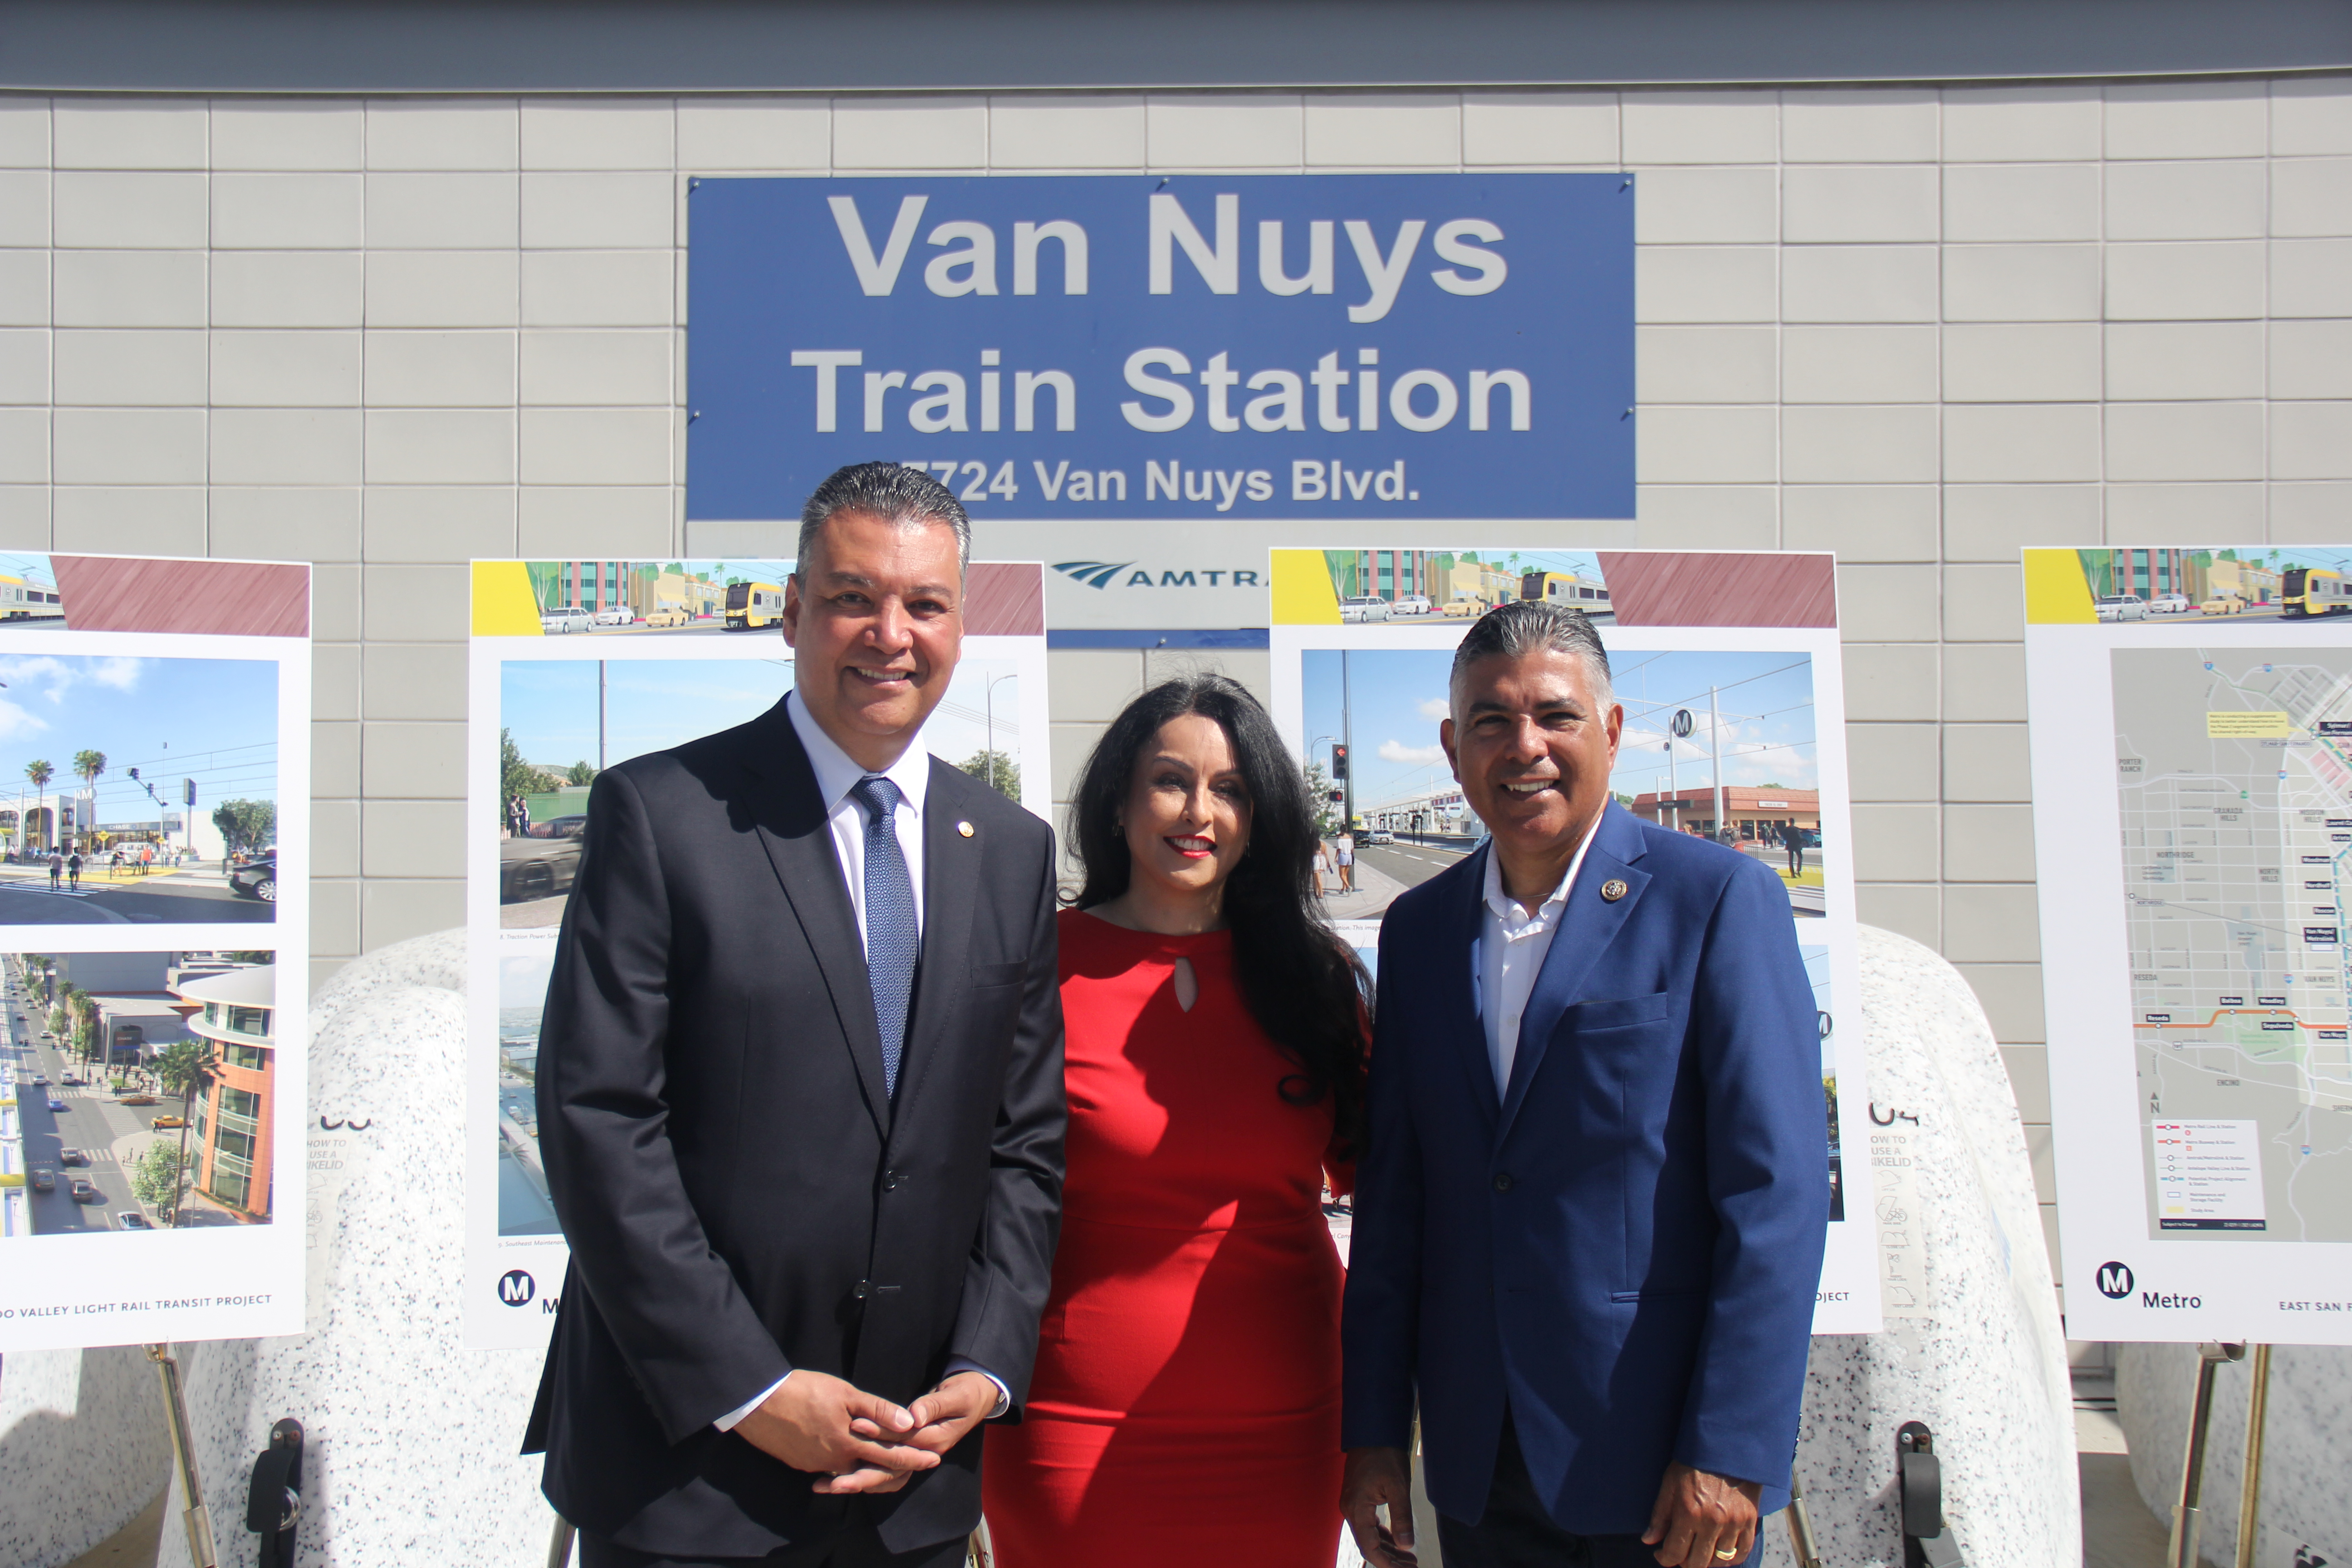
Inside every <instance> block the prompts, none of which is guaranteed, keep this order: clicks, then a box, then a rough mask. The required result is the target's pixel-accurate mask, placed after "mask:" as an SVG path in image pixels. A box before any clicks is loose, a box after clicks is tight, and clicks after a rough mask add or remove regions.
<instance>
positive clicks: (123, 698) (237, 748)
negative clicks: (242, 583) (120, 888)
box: [0, 654, 278, 823]
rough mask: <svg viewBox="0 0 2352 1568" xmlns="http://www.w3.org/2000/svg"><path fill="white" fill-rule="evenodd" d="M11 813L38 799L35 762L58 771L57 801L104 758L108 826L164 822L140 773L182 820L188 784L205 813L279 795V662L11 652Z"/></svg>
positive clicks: (3, 704)
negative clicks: (92, 759) (82, 763)
mask: <svg viewBox="0 0 2352 1568" xmlns="http://www.w3.org/2000/svg"><path fill="white" fill-rule="evenodd" d="M0 683H5V684H0V806H5V807H6V808H8V809H12V810H13V809H15V806H16V792H17V791H18V790H19V789H22V790H24V791H26V799H27V801H28V802H29V800H30V793H29V792H30V790H31V787H32V786H31V784H29V783H28V782H27V781H26V777H25V769H26V764H27V763H33V762H36V761H41V762H46V763H48V764H49V766H50V768H51V770H52V772H53V775H54V776H53V777H52V778H51V780H50V783H49V785H48V790H47V793H48V795H51V796H55V795H57V794H58V792H59V791H60V790H66V791H68V792H70V791H74V790H78V789H79V788H80V787H81V781H80V779H79V777H77V776H76V775H75V773H74V754H75V753H76V752H82V751H94V752H104V753H105V754H106V772H105V773H101V774H100V776H99V780H98V819H99V821H100V823H131V822H142V821H149V820H152V818H153V817H154V816H155V814H156V807H155V803H154V802H153V801H152V799H150V798H149V796H148V795H147V792H146V790H145V789H144V788H142V786H141V785H140V784H135V783H133V782H132V781H131V773H130V770H131V768H133V767H136V768H137V769H138V770H139V771H140V773H141V774H142V775H143V777H144V778H145V779H147V780H149V781H152V783H153V784H155V786H156V790H157V793H158V794H160V795H163V797H164V798H165V799H166V800H168V801H169V802H170V803H171V807H172V810H173V812H174V813H175V814H176V813H177V812H178V811H179V809H180V802H181V799H182V796H183V791H184V781H185V780H188V779H194V780H195V782H196V809H197V810H198V811H199V812H201V813H205V814H207V815H208V814H209V813H210V811H211V809H212V807H214V806H215V805H219V804H220V803H221V802H222V801H224V800H233V799H238V798H242V799H246V800H269V801H274V800H276V799H277V798H278V666H277V665H276V664H275V663H273V662H271V661H269V660H267V659H249V658H123V657H120V656H115V655H101V654H6V655H0Z"/></svg>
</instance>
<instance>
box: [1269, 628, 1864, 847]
mask: <svg viewBox="0 0 2352 1568" xmlns="http://www.w3.org/2000/svg"><path fill="white" fill-rule="evenodd" d="M1345 657H1346V659H1347V667H1348V668H1347V674H1348V687H1349V697H1350V698H1351V699H1352V700H1353V702H1354V704H1355V717H1354V725H1353V729H1354V746H1355V750H1354V751H1353V752H1351V753H1350V755H1351V757H1352V759H1353V766H1354V769H1355V775H1356V809H1358V810H1359V811H1361V810H1364V809H1365V808H1366V807H1368V806H1374V805H1380V804H1381V803H1382V802H1384V801H1386V800H1389V799H1391V798H1392V797H1401V796H1403V795H1411V794H1417V793H1419V792H1421V791H1423V790H1425V789H1427V788H1429V787H1431V786H1433V785H1436V784H1444V782H1445V781H1446V780H1448V779H1450V778H1451V777H1452V773H1451V771H1450V770H1449V769H1448V767H1447V766H1446V762H1445V753H1444V748H1443V747H1441V746H1440V745H1439V744H1438V741H1437V726H1438V721H1440V720H1442V719H1444V717H1445V681H1446V674H1447V671H1448V670H1450V669H1451V668H1453V662H1454V654H1453V650H1451V649H1440V648H1364V649H1355V650H1350V651H1349V653H1348V654H1347V655H1346V656H1345ZM1340 658H1341V655H1340V654H1339V651H1338V650H1336V649H1328V648H1312V649H1309V650H1307V652H1306V654H1305V655H1304V656H1303V667H1302V669H1301V676H1302V680H1301V687H1302V695H1303V697H1304V705H1303V712H1304V714H1305V716H1306V721H1307V732H1306V733H1305V734H1304V735H1302V736H1301V737H1299V739H1300V742H1301V743H1302V750H1303V751H1304V752H1306V754H1307V755H1308V756H1310V757H1312V758H1313V759H1314V760H1316V761H1318V762H1320V763H1323V764H1324V765H1325V766H1326V767H1327V768H1328V766H1329V764H1330V760H1331V741H1332V738H1334V737H1337V736H1340V735H1343V734H1344V733H1346V731H1345V730H1344V729H1343V727H1342V723H1341V716H1342V715H1341V709H1342V702H1341V691H1340ZM1612 665H1613V667H1614V670H1615V679H1616V685H1617V700H1618V701H1620V702H1622V703H1623V704H1624V707H1625V731H1624V737H1623V740H1622V743H1621V744H1620V746H1619V749H1618V753H1617V771H1616V774H1615V776H1614V778H1613V779H1612V787H1613V788H1615V789H1616V790H1617V791H1618V792H1620V793H1621V794H1624V795H1641V794H1643V793H1644V792H1648V791H1654V790H1661V789H1664V787H1666V780H1667V772H1666V763H1667V752H1666V750H1665V744H1666V740H1667V736H1668V733H1669V722H1670V721H1671V719H1672V717H1673V715H1674V713H1675V710H1677V709H1683V708H1686V709H1688V710H1690V713H1691V718H1692V728H1691V733H1690V735H1689V736H1688V738H1686V739H1684V740H1681V741H1677V742H1675V749H1674V769H1675V772H1674V784H1675V788H1676V789H1677V790H1688V789H1691V788H1694V787H1706V786H1709V785H1711V784H1712V780H1713V773H1712V758H1713V750H1714V748H1713V744H1712V731H1711V729H1710V725H1709V721H1708V708H1707V690H1708V688H1709V687H1710V686H1713V687H1714V688H1715V689H1717V691H1718V692H1719V694H1720V697H1719V701H1720V707H1721V711H1722V718H1723V750H1724V760H1723V774H1724V782H1725V783H1726V784H1737V785H1750V784H1779V785H1782V786H1784V787H1786V788H1789V789H1811V788H1814V787H1816V786H1817V784H1818V780H1819V776H1820V770H1819V765H1818V763H1817V761H1816V759H1815V755H1814V745H1813V739H1814V736H1813V706H1812V703H1813V679H1812V661H1811V658H1808V657H1807V656H1806V655H1804V654H1801V653H1642V652H1629V653H1625V654H1623V655H1622V656H1619V657H1617V658H1614V659H1612Z"/></svg>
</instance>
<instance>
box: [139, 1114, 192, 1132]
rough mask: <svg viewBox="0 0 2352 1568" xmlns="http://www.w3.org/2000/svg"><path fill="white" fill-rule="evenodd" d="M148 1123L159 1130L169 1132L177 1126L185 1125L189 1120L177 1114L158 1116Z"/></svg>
mask: <svg viewBox="0 0 2352 1568" xmlns="http://www.w3.org/2000/svg"><path fill="white" fill-rule="evenodd" d="M147 1125H148V1126H150V1127H152V1128H153V1129H154V1130H155V1131H158V1132H168V1131H171V1130H172V1129H173V1128H175V1127H185V1126H186V1125H187V1122H186V1121H184V1120H183V1119H182V1118H180V1117H177V1116H158V1117H156V1118H155V1119H154V1120H153V1121H150V1122H149V1123H147Z"/></svg>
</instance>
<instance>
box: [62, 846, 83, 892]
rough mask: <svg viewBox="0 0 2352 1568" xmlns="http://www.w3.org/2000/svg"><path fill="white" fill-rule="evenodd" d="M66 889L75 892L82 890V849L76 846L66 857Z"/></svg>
mask: <svg viewBox="0 0 2352 1568" xmlns="http://www.w3.org/2000/svg"><path fill="white" fill-rule="evenodd" d="M66 889H67V891H68V892H75V893H79V892H80V891H81V850H80V849H79V848H76V849H75V850H74V852H73V853H72V854H70V855H68V856H67V857H66Z"/></svg>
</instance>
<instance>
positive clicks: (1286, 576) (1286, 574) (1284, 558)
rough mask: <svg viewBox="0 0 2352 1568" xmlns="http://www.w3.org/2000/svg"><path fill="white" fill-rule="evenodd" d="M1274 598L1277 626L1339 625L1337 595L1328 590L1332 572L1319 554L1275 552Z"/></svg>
mask: <svg viewBox="0 0 2352 1568" xmlns="http://www.w3.org/2000/svg"><path fill="white" fill-rule="evenodd" d="M1273 597H1274V624H1275V625H1276V626H1338V625H1339V591H1338V590H1337V589H1335V588H1333V587H1332V586H1331V569H1330V568H1329V567H1328V565H1326V564H1325V563H1324V560H1323V552H1321V551H1319V550H1277V551H1276V552H1274V588H1273Z"/></svg>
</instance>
